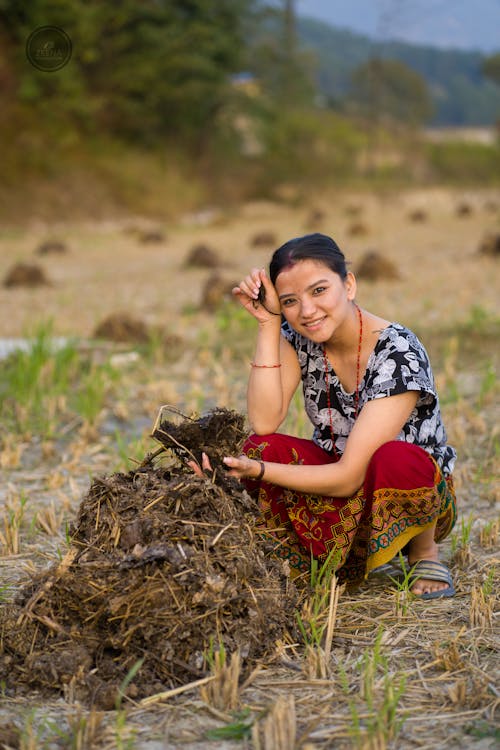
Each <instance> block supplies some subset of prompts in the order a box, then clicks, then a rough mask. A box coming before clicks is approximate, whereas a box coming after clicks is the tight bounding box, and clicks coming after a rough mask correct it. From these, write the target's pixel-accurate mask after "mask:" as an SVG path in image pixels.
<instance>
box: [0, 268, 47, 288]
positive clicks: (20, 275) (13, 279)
mask: <svg viewBox="0 0 500 750" xmlns="http://www.w3.org/2000/svg"><path fill="white" fill-rule="evenodd" d="M3 285H4V286H6V287H15V286H28V287H33V286H50V282H49V280H48V279H47V276H46V275H45V271H44V270H43V268H41V267H40V266H36V265H32V264H30V263H16V264H15V265H14V266H12V268H11V269H10V271H8V272H7V274H6V276H5V278H4V280H3Z"/></svg>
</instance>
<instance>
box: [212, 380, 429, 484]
mask: <svg viewBox="0 0 500 750" xmlns="http://www.w3.org/2000/svg"><path fill="white" fill-rule="evenodd" d="M418 395H419V392H418V391H407V392H405V393H400V394H398V395H396V396H389V397H386V398H380V399H375V400H374V401H369V402H368V403H367V404H365V405H364V406H363V408H362V409H361V412H360V414H359V416H358V419H357V420H356V422H355V424H354V427H353V428H352V431H351V433H350V435H349V437H348V439H347V443H346V448H345V451H344V454H343V455H342V457H341V459H340V460H339V461H337V463H333V464H323V465H320V466H302V465H295V464H278V463H272V462H268V461H266V462H265V480H266V482H270V483H272V484H277V485H280V486H281V487H287V488H289V489H292V490H297V491H298V492H308V493H312V494H315V495H328V496H330V497H349V496H350V495H353V494H354V493H355V492H356V491H357V490H358V489H359V487H361V485H362V484H363V481H364V478H365V474H366V470H367V468H368V464H369V462H370V459H371V457H372V456H373V454H374V453H375V451H376V450H377V448H379V447H380V446H381V445H383V444H384V443H387V442H388V441H389V440H395V439H396V438H397V436H398V435H399V433H400V432H401V429H402V427H403V425H404V424H405V423H406V421H407V420H408V418H409V416H410V414H411V412H412V411H413V409H414V408H415V405H416V403H417V399H418ZM224 462H225V464H226V465H227V466H229V467H230V472H229V473H230V474H232V475H233V476H236V477H238V478H243V477H248V478H255V477H257V476H258V475H259V472H260V468H261V466H260V462H259V461H255V460H253V459H250V458H248V457H247V456H240V457H239V458H234V457H231V456H229V457H227V458H225V459H224Z"/></svg>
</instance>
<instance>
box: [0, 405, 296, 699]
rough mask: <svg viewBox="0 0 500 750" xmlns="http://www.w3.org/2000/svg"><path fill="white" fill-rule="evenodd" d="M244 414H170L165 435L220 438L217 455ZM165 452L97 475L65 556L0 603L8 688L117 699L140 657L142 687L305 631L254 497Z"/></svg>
mask: <svg viewBox="0 0 500 750" xmlns="http://www.w3.org/2000/svg"><path fill="white" fill-rule="evenodd" d="M225 420H226V424H227V425H228V430H227V432H225V431H224V421H225ZM241 420H242V418H241V417H239V416H238V415H234V414H233V413H230V412H226V411H224V410H215V412H214V413H212V414H211V415H208V416H206V417H203V418H201V419H200V420H198V421H197V420H192V419H188V420H185V421H184V422H183V423H181V424H177V425H173V424H172V423H169V422H163V421H160V422H159V424H158V425H157V428H156V432H157V433H158V436H159V437H160V438H161V439H162V440H164V441H165V445H168V446H170V445H172V446H173V447H174V448H175V449H176V451H177V450H179V448H178V445H177V443H179V444H182V445H184V446H186V447H187V448H188V450H189V451H191V452H193V453H198V452H201V450H202V449H205V448H207V449H208V452H209V455H210V457H211V459H212V464H213V465H215V464H216V463H217V456H216V455H215V454H214V453H213V449H214V448H220V449H222V446H224V448H227V447H230V448H231V451H232V452H235V451H237V450H238V448H239V445H240V442H241V438H242V421H241ZM174 431H175V434H173V433H174ZM157 439H158V438H157ZM232 440H233V441H234V440H235V441H236V442H235V443H234V442H233V444H232V445H229V443H231V441H232ZM190 441H191V444H190V445H189V442H190ZM159 450H160V451H161V450H163V446H162V448H160V449H159ZM158 452H159V451H156V452H155V454H150V455H148V456H147V457H146V459H145V460H144V462H143V464H142V465H141V466H139V467H138V468H137V469H136V470H134V471H131V472H129V473H127V474H122V473H117V474H113V475H111V476H108V477H102V478H98V479H96V480H95V481H94V482H93V483H92V485H91V487H90V489H89V491H88V493H87V495H86V496H85V497H84V499H83V500H82V503H81V505H80V508H79V511H78V515H77V519H76V522H75V523H74V526H73V528H72V529H71V547H70V550H69V552H68V553H67V555H66V557H65V558H64V559H63V561H62V562H61V563H60V564H59V565H56V566H54V567H52V568H51V569H50V570H49V571H48V572H46V573H45V574H43V575H42V576H40V577H38V578H35V579H33V581H31V582H30V583H29V584H28V585H26V586H24V587H23V588H22V589H21V590H20V591H19V592H18V594H17V597H16V598H15V600H14V602H12V603H9V604H5V605H4V606H3V607H2V609H0V636H1V637H0V641H1V643H2V651H1V653H0V679H1V680H3V681H5V684H6V685H7V689H8V691H17V692H23V691H24V692H25V691H29V690H31V689H33V688H37V689H41V690H43V691H46V692H53V691H56V692H59V693H61V692H62V693H66V694H69V695H71V696H73V697H76V698H78V699H79V700H80V701H82V702H85V703H87V704H89V705H94V706H96V707H98V708H101V709H110V708H113V707H114V705H115V701H116V699H117V696H118V695H119V689H120V685H121V684H122V683H123V680H124V679H125V677H126V676H127V674H128V673H129V671H130V670H131V668H132V667H133V666H134V665H135V664H137V662H138V661H139V660H140V659H143V663H142V666H141V667H140V669H139V671H138V672H137V674H136V676H135V677H134V679H133V681H132V683H131V684H130V686H129V688H128V692H129V694H130V695H131V696H134V697H143V696H147V695H151V694H153V693H155V692H158V691H161V690H165V689H169V688H171V687H176V686H178V685H182V684H185V683H187V682H191V681H192V680H195V679H198V678H200V677H203V676H205V674H206V673H207V672H206V664H205V659H204V654H206V653H207V651H208V650H209V649H210V646H211V644H215V646H217V644H219V643H223V644H224V648H225V649H226V651H227V652H228V653H232V652H235V651H236V650H239V652H240V654H241V656H242V658H243V664H244V667H245V668H250V667H251V666H253V665H254V664H255V661H256V660H258V659H261V658H269V657H270V656H271V655H272V654H273V652H274V651H275V644H276V640H277V639H280V638H282V637H283V636H284V635H285V633H286V631H287V630H291V629H292V628H293V627H294V623H293V619H294V609H295V608H296V605H297V595H296V590H295V588H294V587H293V585H291V584H290V582H289V581H288V579H287V577H286V575H285V572H284V570H283V567H282V564H281V563H279V562H278V561H275V560H273V559H272V558H271V557H270V555H269V552H270V550H268V548H267V543H266V542H265V541H264V540H263V539H262V538H261V536H260V534H259V530H258V528H257V526H256V507H255V502H254V501H253V500H252V499H251V498H250V496H249V495H248V494H247V493H246V491H245V490H243V488H242V486H241V485H240V484H239V483H238V482H236V480H234V479H233V478H231V477H229V476H228V475H227V474H225V473H224V472H222V471H220V472H219V471H218V470H217V469H215V471H214V472H213V476H211V477H207V478H206V479H205V478H199V477H197V476H195V475H193V474H192V473H191V472H190V471H189V472H188V471H187V470H186V469H185V468H184V467H183V466H182V467H176V466H174V467H173V468H172V467H170V468H166V467H165V466H158V465H156V466H155V465H154V462H153V457H154V458H156V457H157V455H158Z"/></svg>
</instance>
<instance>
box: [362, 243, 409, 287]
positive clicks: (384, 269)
mask: <svg viewBox="0 0 500 750" xmlns="http://www.w3.org/2000/svg"><path fill="white" fill-rule="evenodd" d="M356 276H358V278H360V279H367V280H368V281H378V280H379V279H385V280H387V279H389V280H395V279H399V278H400V275H399V271H398V269H397V267H396V266H395V264H394V263H393V262H392V261H391V260H389V259H388V258H385V257H384V256H383V255H381V254H380V253H378V252H377V251H376V250H369V251H368V252H367V253H365V255H364V256H363V257H362V259H361V261H360V263H359V265H358V267H357V270H356Z"/></svg>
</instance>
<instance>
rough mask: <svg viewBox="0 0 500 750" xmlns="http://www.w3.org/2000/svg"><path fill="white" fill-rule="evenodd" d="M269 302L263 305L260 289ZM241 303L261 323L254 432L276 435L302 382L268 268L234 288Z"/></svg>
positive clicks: (251, 394) (253, 377) (251, 407)
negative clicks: (282, 325) (260, 298)
mask: <svg viewBox="0 0 500 750" xmlns="http://www.w3.org/2000/svg"><path fill="white" fill-rule="evenodd" d="M261 287H263V289H264V291H265V303H264V304H262V303H261V302H259V290H260V289H261ZM233 294H234V296H235V297H237V299H238V300H239V302H240V304H241V305H242V306H243V307H244V308H245V309H246V310H247V312H248V313H249V314H250V315H252V317H254V318H255V319H256V320H257V323H258V332H257V341H256V345H255V353H254V358H253V366H252V369H251V372H250V376H249V379H248V388H247V413H248V420H249V422H250V425H251V427H252V429H253V430H254V432H256V433H257V434H259V435H268V434H270V433H272V432H276V430H277V429H278V427H279V426H280V424H281V423H282V422H283V420H284V418H285V417H286V414H287V412H288V407H289V405H290V400H291V398H292V396H293V394H294V392H295V390H296V388H297V385H298V384H299V382H300V367H299V362H298V358H297V354H296V352H295V350H294V349H293V347H292V346H291V345H290V344H289V343H288V342H287V341H286V340H285V339H284V338H283V336H282V335H281V310H280V303H279V299H278V295H277V294H276V290H275V289H274V286H273V284H272V283H271V281H270V279H268V277H267V275H266V272H265V271H264V269H257V268H254V269H253V270H252V271H251V273H250V274H249V275H248V276H246V277H245V279H243V281H241V283H240V284H239V286H237V287H235V288H234V289H233Z"/></svg>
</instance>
